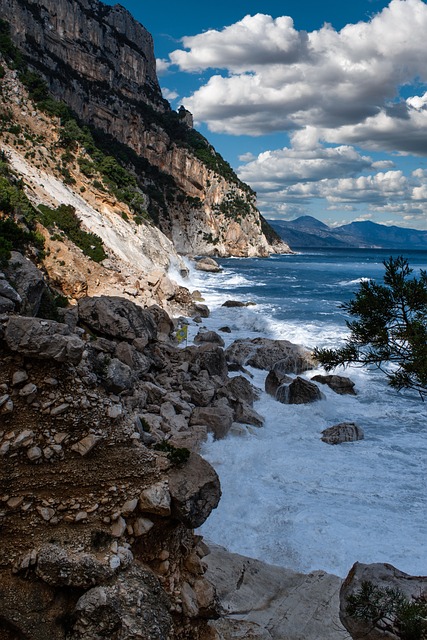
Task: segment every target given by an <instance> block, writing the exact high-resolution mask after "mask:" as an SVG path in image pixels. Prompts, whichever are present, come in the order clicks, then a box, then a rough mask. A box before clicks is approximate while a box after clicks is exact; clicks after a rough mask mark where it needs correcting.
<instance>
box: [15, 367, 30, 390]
mask: <svg viewBox="0 0 427 640" xmlns="http://www.w3.org/2000/svg"><path fill="white" fill-rule="evenodd" d="M27 380H28V373H27V372H26V371H24V370H21V371H15V373H14V374H13V376H12V387H17V386H18V385H20V384H23V383H24V382H26V381H27Z"/></svg>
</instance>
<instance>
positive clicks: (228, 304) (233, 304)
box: [222, 300, 255, 309]
mask: <svg viewBox="0 0 427 640" xmlns="http://www.w3.org/2000/svg"><path fill="white" fill-rule="evenodd" d="M253 304H255V303H254V302H241V301H240V300H226V301H225V302H224V303H223V305H222V306H223V307H228V308H229V309H232V308H233V307H250V306H251V305H253Z"/></svg>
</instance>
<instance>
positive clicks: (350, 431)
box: [322, 422, 365, 444]
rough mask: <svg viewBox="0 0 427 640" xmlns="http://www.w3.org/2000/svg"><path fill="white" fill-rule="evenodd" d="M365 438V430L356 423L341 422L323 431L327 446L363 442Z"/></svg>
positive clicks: (323, 438)
mask: <svg viewBox="0 0 427 640" xmlns="http://www.w3.org/2000/svg"><path fill="white" fill-rule="evenodd" d="M364 437H365V434H364V433H363V429H362V428H361V427H359V426H358V425H357V424H355V423H354V422H340V423H339V424H336V425H334V426H333V427H329V428H328V429H324V430H323V431H322V440H323V442H326V443H327V444H341V443H342V442H355V441H356V440H363V438H364Z"/></svg>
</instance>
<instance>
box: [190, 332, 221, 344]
mask: <svg viewBox="0 0 427 640" xmlns="http://www.w3.org/2000/svg"><path fill="white" fill-rule="evenodd" d="M194 342H195V343H196V344H200V343H203V342H210V343H212V344H219V346H220V347H224V346H225V342H224V340H223V339H222V338H221V336H219V335H218V334H217V333H216V332H215V331H203V330H200V329H199V331H198V333H197V334H196V335H195V337H194Z"/></svg>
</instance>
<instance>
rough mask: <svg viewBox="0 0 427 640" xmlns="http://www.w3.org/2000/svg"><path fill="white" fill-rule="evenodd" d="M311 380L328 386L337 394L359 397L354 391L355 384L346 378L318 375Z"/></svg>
mask: <svg viewBox="0 0 427 640" xmlns="http://www.w3.org/2000/svg"><path fill="white" fill-rule="evenodd" d="M311 379H312V380H314V382H320V384H327V385H328V387H330V388H331V389H332V391H335V393H339V394H340V395H352V396H355V395H357V394H356V392H355V390H354V382H353V381H352V380H350V378H347V377H346V376H335V375H328V376H323V375H317V376H313V377H312V378H311Z"/></svg>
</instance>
